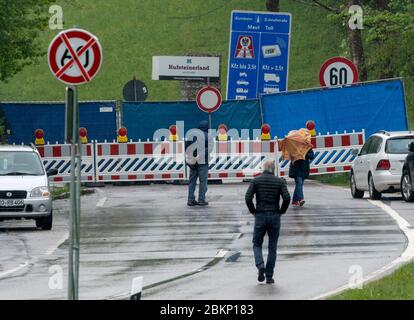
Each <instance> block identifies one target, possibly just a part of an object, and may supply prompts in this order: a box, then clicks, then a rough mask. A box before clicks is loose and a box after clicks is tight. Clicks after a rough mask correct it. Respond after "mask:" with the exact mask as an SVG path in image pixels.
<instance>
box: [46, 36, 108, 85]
mask: <svg viewBox="0 0 414 320" xmlns="http://www.w3.org/2000/svg"><path fill="white" fill-rule="evenodd" d="M48 62H49V68H50V70H51V71H52V73H53V75H54V76H55V77H56V78H57V79H58V80H60V81H62V82H63V83H66V84H69V85H80V84H84V83H88V82H90V81H91V80H92V79H93V78H94V77H95V76H96V74H97V73H98V71H99V69H100V67H101V64H102V47H101V45H100V44H99V41H98V38H97V37H95V36H94V35H93V34H91V33H90V32H88V31H85V30H82V29H68V30H65V31H62V32H61V33H59V34H58V35H57V36H56V37H55V38H54V39H53V40H52V42H51V43H50V46H49V51H48Z"/></svg>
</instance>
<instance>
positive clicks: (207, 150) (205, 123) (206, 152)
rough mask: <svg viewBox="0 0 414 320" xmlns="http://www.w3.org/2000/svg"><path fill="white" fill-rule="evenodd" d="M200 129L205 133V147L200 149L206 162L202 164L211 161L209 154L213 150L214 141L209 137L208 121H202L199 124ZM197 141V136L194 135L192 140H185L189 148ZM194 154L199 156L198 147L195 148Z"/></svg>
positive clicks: (201, 156)
mask: <svg viewBox="0 0 414 320" xmlns="http://www.w3.org/2000/svg"><path fill="white" fill-rule="evenodd" d="M198 129H199V130H201V131H202V132H203V134H204V149H203V150H200V151H201V152H200V158H204V161H203V162H204V163H201V164H208V163H209V155H210V152H211V149H212V147H213V141H212V139H211V138H210V137H209V134H208V129H209V124H208V121H205V120H203V121H201V122H200V125H199V126H198ZM196 141H197V137H196V136H194V137H193V139H192V140H187V141H186V142H185V149H186V150H187V148H188V147H190V146H191V145H192V144H193V143H195V142H196ZM193 156H194V157H197V156H198V154H197V149H195V150H194V152H193Z"/></svg>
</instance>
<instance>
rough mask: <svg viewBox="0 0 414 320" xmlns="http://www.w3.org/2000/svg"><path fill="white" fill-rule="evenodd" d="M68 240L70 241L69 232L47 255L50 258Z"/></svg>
mask: <svg viewBox="0 0 414 320" xmlns="http://www.w3.org/2000/svg"><path fill="white" fill-rule="evenodd" d="M67 239H69V232H66V233H65V234H64V235H63V237H62V238H61V239H60V240H59V241H58V242H56V244H55V245H54V246H53V247H50V248H49V249H48V250H47V251H46V252H45V255H47V256H50V255H51V254H52V253H53V252H55V250H56V249H57V248H59V247H60V246H61V245H62V244H63V243H64V242H65V241H66V240H67Z"/></svg>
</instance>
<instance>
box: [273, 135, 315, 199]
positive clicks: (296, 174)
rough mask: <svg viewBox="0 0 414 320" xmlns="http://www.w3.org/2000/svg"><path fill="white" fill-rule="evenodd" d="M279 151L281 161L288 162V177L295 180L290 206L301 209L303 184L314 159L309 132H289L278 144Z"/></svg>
mask: <svg viewBox="0 0 414 320" xmlns="http://www.w3.org/2000/svg"><path fill="white" fill-rule="evenodd" d="M280 150H281V151H282V156H283V159H284V160H290V167H289V177H290V178H293V179H295V191H294V193H293V197H292V205H293V206H294V207H302V206H303V205H304V204H305V197H304V194H303V183H304V181H305V179H307V178H309V173H310V162H311V161H312V160H313V159H314V158H315V154H314V152H313V150H312V144H311V135H310V133H309V131H308V130H307V129H300V130H293V131H290V132H289V134H288V135H287V137H286V138H285V139H284V140H283V141H282V142H281V143H280Z"/></svg>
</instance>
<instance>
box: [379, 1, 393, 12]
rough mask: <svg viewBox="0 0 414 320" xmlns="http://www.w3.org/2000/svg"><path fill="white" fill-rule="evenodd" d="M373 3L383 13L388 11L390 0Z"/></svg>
mask: <svg viewBox="0 0 414 320" xmlns="http://www.w3.org/2000/svg"><path fill="white" fill-rule="evenodd" d="M375 2H376V5H377V9H378V10H381V11H385V10H387V9H388V4H389V2H390V0H376V1H375Z"/></svg>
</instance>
